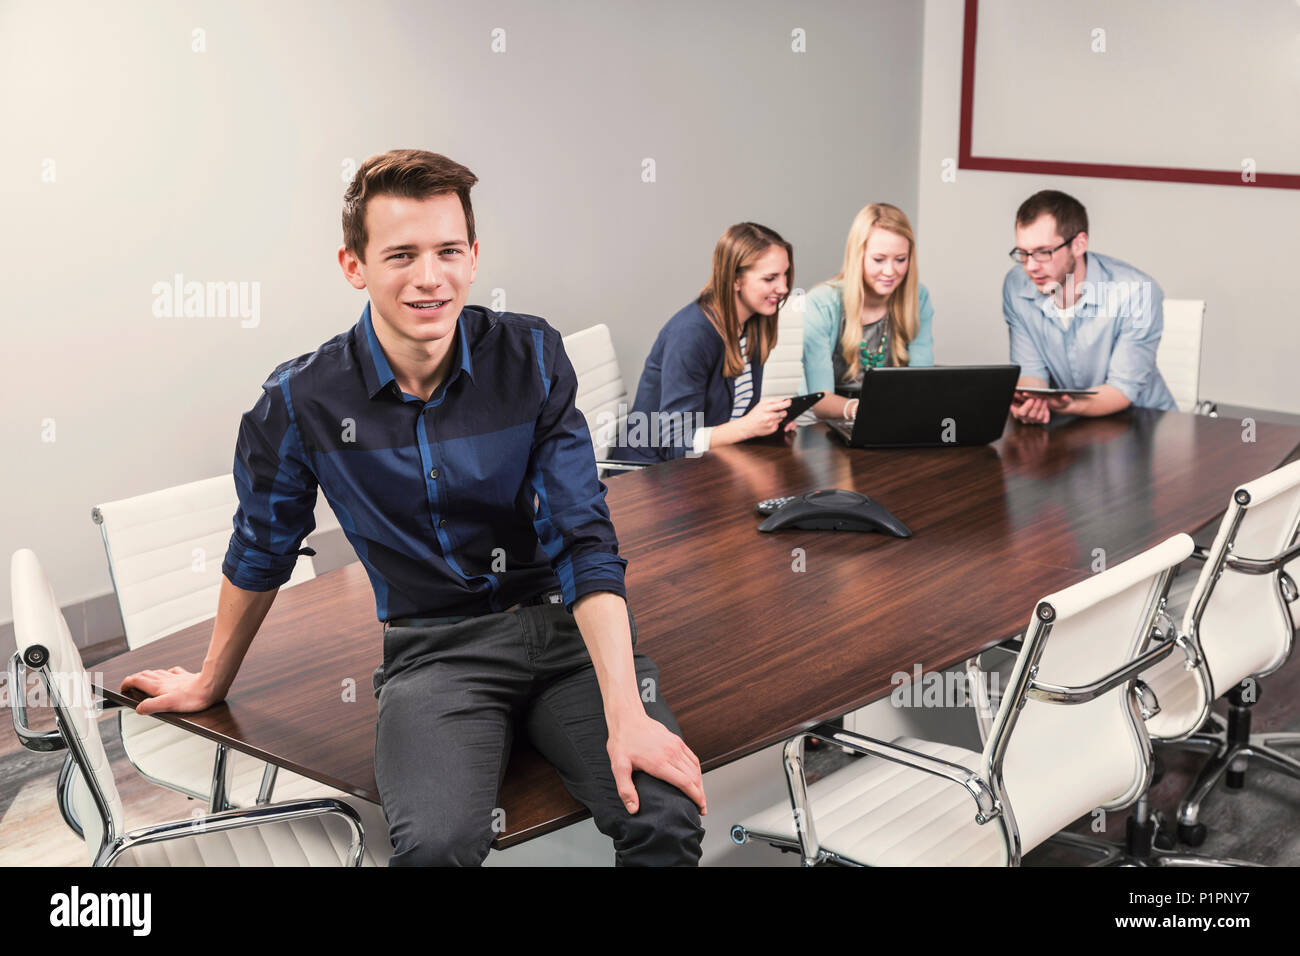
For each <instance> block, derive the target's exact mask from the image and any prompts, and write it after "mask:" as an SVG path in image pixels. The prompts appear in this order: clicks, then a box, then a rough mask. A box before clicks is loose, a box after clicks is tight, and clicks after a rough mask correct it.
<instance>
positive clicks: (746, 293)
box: [735, 245, 790, 325]
mask: <svg viewBox="0 0 1300 956" xmlns="http://www.w3.org/2000/svg"><path fill="white" fill-rule="evenodd" d="M789 272H790V257H789V256H788V255H786V251H785V249H784V248H783V247H781V246H777V245H771V246H768V247H767V249H766V250H764V252H763V254H762V255H761V256H759V257H758V258H757V259H755V260H754V262H753V263H752V264H751V265H750V266H749V268H747V269H746V270H745V271H744V272H742V273H740V275H739V276H738V277H737V278H736V284H735V289H736V318H737V319H738V320H739V322H740V324H741V325H744V324H745V322H746V320H748V319H749V317H750V316H752V315H776V310H777V308H778V307H779V306H780V305H781V300H782V299H783V298H785V296H786V295H787V294H788V293H789V291H790V280H789V278H788V276H789Z"/></svg>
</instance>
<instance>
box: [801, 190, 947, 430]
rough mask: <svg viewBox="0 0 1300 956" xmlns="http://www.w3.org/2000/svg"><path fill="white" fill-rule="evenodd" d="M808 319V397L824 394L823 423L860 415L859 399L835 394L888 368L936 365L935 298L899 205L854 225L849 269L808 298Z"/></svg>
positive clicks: (819, 408) (862, 215) (866, 213)
mask: <svg viewBox="0 0 1300 956" xmlns="http://www.w3.org/2000/svg"><path fill="white" fill-rule="evenodd" d="M804 302H805V308H804V315H803V374H804V384H803V393H804V394H808V393H809V392H825V393H826V397H825V398H823V399H822V400H821V401H820V402H818V403H817V404H816V405H814V406H813V411H814V412H816V413H817V416H818V417H820V418H855V417H857V413H858V400H857V399H856V398H853V397H844V396H842V395H836V394H835V391H836V389H841V390H846V391H852V390H854V389H855V388H856V387H857V386H860V385H861V384H862V375H863V372H864V371H865V370H867V369H871V368H878V367H880V366H882V365H893V366H900V365H916V366H922V365H933V364H934V340H933V338H932V337H931V334H930V324H931V322H932V320H933V318H934V309H933V308H931V306H930V293H929V292H927V291H926V288H925V286H923V285H921V283H920V281H919V280H918V278H917V269H916V240H915V237H914V235H913V233H912V224H911V223H910V222H908V220H907V216H906V215H905V214H904V213H903V211H902V210H901V209H899V208H898V207H897V206H891V205H889V204H888V203H872V204H871V205H869V206H866V207H864V208H863V209H862V211H861V212H859V213H858V214H857V216H855V217H854V219H853V225H852V226H850V227H849V237H848V240H847V241H846V242H845V244H844V268H843V269H841V270H840V274H839V275H837V276H836V277H835V278H834V279H831V280H829V281H827V282H824V283H822V284H821V285H819V286H817V287H816V288H815V289H813V290H812V291H811V292H809V293H808V295H807V297H806V299H805V300H804Z"/></svg>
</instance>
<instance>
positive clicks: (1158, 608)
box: [731, 570, 1178, 867]
mask: <svg viewBox="0 0 1300 956" xmlns="http://www.w3.org/2000/svg"><path fill="white" fill-rule="evenodd" d="M1172 578H1173V573H1172V570H1165V571H1163V572H1161V575H1160V578H1159V583H1158V585H1157V587H1156V590H1155V594H1156V599H1155V600H1153V601H1152V602H1151V606H1150V607H1149V608H1148V609H1147V611H1146V614H1145V617H1144V624H1143V626H1142V630H1143V632H1144V633H1147V634H1153V635H1154V634H1155V633H1158V629H1157V627H1156V621H1157V619H1158V618H1159V616H1160V615H1161V614H1163V612H1164V604H1165V597H1166V595H1167V594H1168V591H1169V584H1170V581H1171V580H1172ZM1055 619H1056V609H1055V608H1054V607H1053V606H1052V605H1051V603H1050V602H1048V601H1040V602H1039V603H1038V607H1037V608H1036V609H1035V613H1034V624H1033V627H1032V628H1031V629H1030V631H1029V633H1028V634H1026V636H1025V639H1024V642H1023V645H1022V649H1021V651H1020V653H1021V654H1029V655H1030V657H1029V661H1028V666H1026V667H1024V668H1022V669H1021V670H1020V672H1019V677H1018V679H1017V681H1016V683H1015V685H1014V686H1013V687H1011V688H1010V689H1009V691H1008V693H1007V694H1004V695H1003V697H1002V701H1001V704H1000V706H999V708H998V713H997V715H996V717H994V716H991V715H990V714H989V713H988V711H987V709H986V708H987V696H986V694H985V693H984V691H983V688H984V681H983V679H982V678H983V671H982V669H981V668H980V666H979V661H978V657H973V658H971V659H970V660H968V661H967V662H966V673H967V678H968V679H969V680H970V681H971V682H972V684H973V694H974V696H975V700H976V712H977V719H978V722H979V730H980V739H981V740H982V741H984V742H985V743H986V744H987V743H988V741H989V739H990V737H991V738H992V750H991V753H990V759H989V769H990V773H989V779H988V780H985V779H984V778H983V777H982V776H980V774H979V772H977V771H975V770H972V769H970V768H969V767H966V766H963V765H961V764H958V763H952V762H950V761H947V760H940V759H938V758H935V757H931V756H929V755H928V754H923V753H918V752H916V751H914V750H909V749H907V748H906V747H899V746H896V745H894V744H891V743H886V742H885V741H883V740H876V739H874V738H871V737H866V736H864V735H862V734H858V733H854V732H852V731H847V730H844V729H842V728H840V727H835V726H833V725H831V724H820V725H818V726H816V727H812V728H810V729H808V730H804V731H801V732H799V733H798V734H795V735H794V736H793V737H791V738H790V739H789V740H787V741H786V744H785V748H784V751H783V759H784V764H785V773H786V784H787V788H788V792H789V796H790V808H791V812H792V814H793V817H794V825H795V835H796V837H797V838H798V839H797V842H795V843H790V842H787V841H784V840H777V839H774V838H773V837H772V836H771V835H770V834H755V836H756V837H757V838H759V839H762V840H763V841H765V842H768V843H772V844H774V845H777V846H782V847H784V848H788V849H794V850H798V851H799V854H800V857H801V863H802V865H803V866H806V867H807V866H816V865H818V864H820V863H837V864H845V865H861V864H859V863H857V862H856V861H852V860H849V859H846V858H844V857H842V856H840V855H838V854H834V853H830V852H828V851H826V850H824V849H823V848H822V847H821V845H820V844H819V842H818V840H817V829H816V824H815V821H814V819H813V812H812V806H811V804H810V802H809V800H808V781H807V776H806V773H805V770H804V759H803V756H804V755H803V742H804V740H806V739H807V738H809V737H819V738H822V739H825V740H830V741H832V742H834V743H836V744H838V745H839V746H840V747H842V748H846V749H850V750H852V751H853V752H855V753H860V754H863V755H870V756H876V757H883V758H884V759H886V760H890V761H893V762H894V763H899V764H902V765H904V766H906V767H911V768H913V769H915V770H920V771H922V772H924V773H928V774H932V775H934V776H937V777H941V778H943V779H945V780H948V781H949V782H950V783H954V784H957V785H958V786H961V787H962V788H963V789H964V790H966V792H967V793H968V794H969V795H970V797H971V799H972V800H973V801H974V802H975V822H976V823H977V824H979V825H980V826H983V825H985V824H987V823H990V822H993V821H996V822H997V824H998V827H999V829H1000V831H1001V836H1002V843H1003V847H1004V849H1005V850H1006V856H1007V865H1008V866H1019V865H1020V862H1021V840H1020V830H1019V828H1018V827H1017V826H1016V818H1015V813H1014V811H1013V809H1012V803H1011V800H1010V798H1009V797H1008V795H1007V792H1006V784H1005V781H1004V780H1003V761H1004V759H1005V757H1006V753H1007V747H1008V744H1009V742H1010V739H1011V735H1012V733H1013V732H1014V730H1015V725H1016V722H1017V720H1018V719H1019V716H1020V713H1021V710H1022V709H1023V708H1024V705H1025V702H1026V701H1028V700H1030V699H1033V700H1037V701H1042V702H1045V703H1051V704H1061V705H1065V706H1070V705H1073V704H1082V703H1086V702H1088V701H1090V700H1095V699H1096V698H1098V697H1100V696H1101V695H1103V694H1105V693H1108V692H1109V691H1111V690H1114V689H1115V688H1116V687H1119V686H1121V685H1123V684H1128V685H1129V688H1128V691H1129V693H1128V697H1129V707H1128V714H1129V717H1130V720H1129V729H1130V731H1131V732H1132V733H1133V734H1134V736H1135V737H1136V738H1137V741H1136V742H1137V743H1139V745H1140V748H1141V750H1142V751H1143V752H1144V753H1145V755H1146V759H1145V770H1144V773H1143V780H1142V785H1141V787H1140V788H1139V789H1138V792H1139V793H1140V794H1142V793H1145V792H1146V790H1147V787H1148V786H1149V785H1150V781H1151V744H1150V740H1149V739H1148V738H1147V736H1146V732H1145V729H1144V728H1143V726H1142V714H1141V707H1142V705H1140V704H1139V700H1140V698H1141V695H1142V691H1140V690H1139V689H1138V688H1137V687H1136V686H1135V682H1136V679H1137V676H1138V674H1140V673H1141V672H1142V671H1144V670H1146V669H1147V668H1149V667H1151V666H1152V665H1154V664H1156V663H1158V662H1159V661H1162V660H1164V658H1166V657H1168V656H1169V655H1170V654H1171V653H1172V652H1173V650H1174V648H1175V647H1176V646H1178V645H1177V643H1176V642H1175V641H1169V640H1164V641H1161V642H1159V643H1157V644H1156V646H1155V647H1152V648H1150V649H1149V650H1147V651H1144V652H1142V653H1139V654H1138V655H1137V656H1136V657H1134V658H1133V659H1132V660H1130V661H1129V662H1128V663H1126V664H1124V665H1123V666H1122V667H1119V668H1117V669H1116V670H1113V671H1111V672H1110V673H1108V674H1106V675H1105V676H1103V677H1101V678H1098V679H1097V680H1095V681H1093V682H1092V683H1091V684H1087V685H1081V686H1077V687H1067V686H1063V685H1058V684H1049V683H1045V682H1041V681H1039V680H1038V679H1037V670H1038V662H1039V660H1040V659H1041V657H1042V654H1043V649H1044V647H1045V645H1046V643H1047V639H1048V637H1049V635H1050V634H1051V631H1052V622H1053V621H1054V620H1055ZM1008 698H1009V700H1010V703H1009V702H1008ZM982 707H983V708H985V709H984V712H983V713H980V711H981V708H982ZM1131 802H1132V798H1131V797H1129V795H1127V794H1126V795H1124V797H1123V798H1122V800H1121V802H1119V803H1118V804H1116V805H1114V806H1110V807H1107V808H1106V809H1119V808H1121V807H1124V806H1128V805H1129V804H1130V803H1131ZM749 838H750V834H749V832H748V831H747V830H746V828H745V827H744V825H743V824H736V825H735V826H733V827H732V828H731V839H732V841H733V842H735V843H738V844H744V843H746V842H748V840H749Z"/></svg>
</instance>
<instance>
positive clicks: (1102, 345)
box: [1002, 252, 1177, 409]
mask: <svg viewBox="0 0 1300 956" xmlns="http://www.w3.org/2000/svg"><path fill="white" fill-rule="evenodd" d="M1086 257H1087V258H1086V260H1085V261H1086V266H1085V269H1084V281H1083V282H1082V283H1081V284H1080V286H1079V289H1078V297H1077V298H1076V299H1075V305H1074V310H1073V315H1070V314H1068V313H1069V310H1064V311H1063V310H1061V309H1058V308H1057V307H1056V303H1055V302H1053V301H1052V297H1051V296H1050V295H1044V294H1043V293H1041V292H1039V291H1038V289H1037V287H1036V286H1035V285H1034V283H1033V281H1032V280H1031V279H1030V278H1029V276H1028V274H1026V272H1025V270H1024V268H1023V267H1021V266H1015V267H1013V268H1012V270H1011V271H1010V272H1008V273H1007V277H1006V279H1005V280H1003V283H1002V317H1003V318H1004V319H1005V320H1006V323H1007V329H1008V331H1009V332H1010V335H1011V361H1012V362H1015V363H1016V364H1017V365H1019V366H1020V374H1021V375H1022V376H1033V377H1035V378H1041V379H1044V380H1046V381H1048V382H1050V383H1051V384H1052V386H1053V387H1055V388H1093V387H1095V386H1097V385H1110V386H1112V387H1113V388H1117V389H1119V390H1120V391H1121V392H1123V393H1124V396H1125V397H1126V398H1127V399H1128V400H1129V401H1130V402H1132V403H1133V404H1134V405H1136V406H1138V407H1140V408H1164V409H1173V408H1176V407H1177V406H1176V405H1175V404H1174V397H1173V395H1172V394H1170V392H1169V387H1168V386H1167V385H1165V380H1164V379H1163V378H1162V377H1161V375H1160V372H1159V370H1158V369H1157V368H1156V349H1158V348H1159V347H1160V333H1161V331H1162V330H1163V329H1164V293H1163V292H1161V291H1160V286H1158V285H1157V284H1156V283H1155V280H1154V279H1152V278H1151V277H1150V276H1149V275H1147V274H1146V273H1144V272H1140V271H1138V270H1137V269H1134V268H1133V267H1132V266H1130V265H1129V264H1128V263H1126V262H1120V261H1119V260H1118V259H1112V258H1110V257H1109V256H1103V255H1101V254H1100V253H1096V252H1089V253H1086Z"/></svg>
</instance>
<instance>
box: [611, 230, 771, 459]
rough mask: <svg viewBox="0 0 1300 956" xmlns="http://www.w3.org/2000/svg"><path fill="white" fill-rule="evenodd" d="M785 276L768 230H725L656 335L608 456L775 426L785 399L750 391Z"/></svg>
mask: <svg viewBox="0 0 1300 956" xmlns="http://www.w3.org/2000/svg"><path fill="white" fill-rule="evenodd" d="M793 283H794V250H793V249H792V248H791V246H790V243H788V242H786V241H785V240H784V239H782V238H781V237H780V236H779V235H778V234H777V233H776V232H774V231H773V230H771V229H768V228H767V227H766V226H760V225H759V224H758V223H753V222H742V223H737V224H736V225H734V226H732V227H731V228H729V229H728V230H727V231H726V232H724V233H723V234H722V238H721V239H719V240H718V244H717V246H716V247H715V248H714V250H713V275H712V277H711V278H710V280H709V284H708V285H706V286H705V287H704V288H703V289H702V290H701V291H700V294H699V295H698V296H697V297H696V299H695V301H693V302H691V303H690V304H689V305H687V306H686V307H685V308H683V309H682V310H681V311H680V312H678V313H677V314H676V315H674V316H673V317H672V318H671V319H669V320H668V324H667V325H665V326H664V327H663V329H662V331H660V333H659V337H658V338H657V339H655V344H654V347H653V348H651V350H650V355H649V357H648V358H647V359H646V363H645V368H644V370H643V371H642V372H641V381H640V384H639V385H638V386H637V390H636V400H635V402H634V403H633V406H632V411H631V413H630V414H629V415H628V418H627V423H626V427H625V428H620V431H619V435H618V440H617V442H616V447H615V448H614V450H613V451H612V453H611V457H613V458H616V459H619V460H622V461H650V462H653V461H668V460H670V459H673V458H680V457H682V456H683V455H688V454H700V453H702V452H705V451H708V450H709V448H711V447H716V446H718V445H730V444H734V443H736V442H741V441H745V440H746V439H749V438H757V437H758V436H760V435H770V434H772V433H773V432H774V431H776V430H777V428H778V427H780V424H781V420H782V419H783V418H784V417H785V409H786V408H787V407H789V404H790V400H789V399H765V400H760V399H759V397H758V396H759V395H760V394H761V393H762V385H763V363H764V362H766V361H767V357H768V355H769V354H770V353H771V351H772V348H773V346H775V345H776V322H777V313H778V312H779V311H780V309H781V306H782V305H783V304H784V303H785V300H786V296H787V295H789V292H790V287H791V285H792V284H793ZM791 427H793V424H792V425H791Z"/></svg>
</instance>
